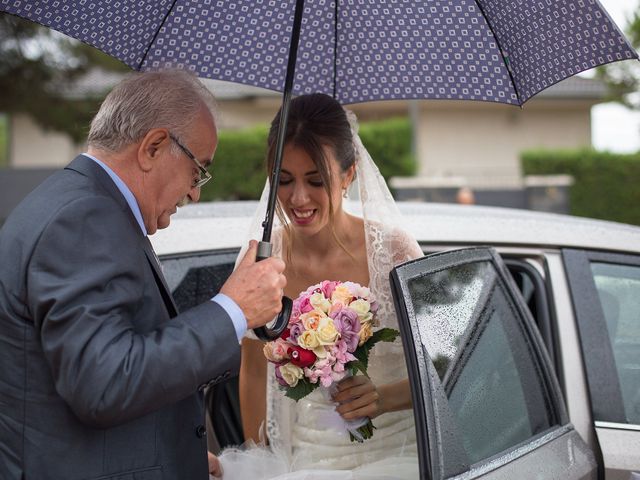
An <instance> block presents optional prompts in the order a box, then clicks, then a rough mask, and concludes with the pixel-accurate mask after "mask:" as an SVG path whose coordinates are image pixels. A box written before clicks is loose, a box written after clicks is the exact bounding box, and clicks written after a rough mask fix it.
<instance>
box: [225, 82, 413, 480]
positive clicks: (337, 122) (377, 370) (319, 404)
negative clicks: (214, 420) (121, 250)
mask: <svg viewBox="0 0 640 480" xmlns="http://www.w3.org/2000/svg"><path fill="white" fill-rule="evenodd" d="M349 117H350V115H348V114H347V112H346V111H345V110H344V109H343V108H342V106H341V105H340V104H339V103H338V102H337V101H335V100H334V99H333V98H331V97H329V96H327V95H323V94H312V95H303V96H300V97H297V98H296V99H294V100H293V101H292V102H291V106H290V112H289V122H288V126H287V131H286V137H285V148H284V155H283V163H282V170H281V177H280V185H279V187H278V206H277V213H278V218H279V220H280V222H281V224H280V226H279V228H276V229H274V235H273V239H272V240H273V247H274V255H278V256H280V257H281V258H282V259H283V260H284V261H285V263H286V269H285V275H286V277H287V286H286V289H285V294H286V295H287V296H289V297H291V298H296V297H297V296H298V295H299V294H300V292H302V291H304V290H306V289H307V287H309V286H310V285H313V284H316V283H319V282H321V281H323V280H339V281H352V282H357V283H359V284H361V285H365V286H369V288H370V289H371V291H372V294H373V295H374V296H375V298H376V299H377V301H378V303H379V305H380V307H379V311H378V318H379V323H380V325H379V327H391V328H396V329H397V328H398V324H397V320H396V317H395V312H394V307H393V300H392V297H391V292H390V288H389V280H388V278H389V271H390V270H391V268H392V267H393V266H395V265H397V264H399V263H402V262H405V261H407V260H410V259H413V258H416V257H418V256H421V255H422V251H421V250H420V247H419V246H418V244H417V243H416V241H415V240H414V239H413V238H411V237H410V236H409V235H408V234H406V233H405V232H404V231H403V230H401V229H400V228H399V219H400V217H399V213H398V211H397V206H396V205H395V203H394V202H393V198H392V197H391V194H390V193H389V190H388V189H387V186H386V184H385V182H384V179H383V178H382V176H381V175H380V172H379V171H378V169H377V167H376V166H375V164H374V163H373V161H372V160H371V158H370V157H369V155H368V153H367V151H366V150H365V148H364V146H363V145H362V142H361V141H360V138H359V136H358V135H357V132H356V122H355V119H351V118H349ZM350 120H351V121H350ZM279 122H280V113H278V115H277V116H276V117H275V118H274V120H273V122H272V124H271V130H270V133H269V137H268V145H269V150H268V157H267V158H268V163H269V171H271V165H272V162H273V159H274V155H275V142H276V134H277V127H278V125H279ZM354 180H357V181H356V183H358V186H359V188H358V190H359V198H360V201H359V202H352V201H344V198H346V197H347V196H348V195H347V192H349V190H350V187H351V184H352V182H354ZM351 190H354V189H351ZM266 193H267V189H266V188H265V192H264V193H263V198H262V201H261V207H262V208H259V209H258V213H257V216H256V218H255V220H254V225H255V226H258V225H259V223H260V214H261V213H262V212H264V210H265V208H264V204H265V202H266V197H267V195H266ZM354 204H355V205H354ZM255 234H257V232H255V233H254V235H255ZM263 345H264V344H263V343H261V342H260V341H258V340H256V339H252V338H245V339H244V340H243V343H242V364H241V369H240V407H241V415H242V423H243V430H244V435H245V438H246V439H247V440H248V441H249V442H248V443H252V442H251V441H253V442H255V443H258V444H261V445H264V444H265V443H268V450H267V449H266V448H265V447H264V446H263V447H257V446H255V445H253V446H248V445H245V448H244V449H229V450H225V451H224V452H223V453H222V455H221V456H220V463H221V466H222V470H223V472H224V477H223V478H225V479H227V478H282V479H285V478H287V479H289V478H297V479H299V478H332V479H333V478H373V477H375V478H417V477H418V460H417V450H416V436H415V429H414V424H413V422H414V420H413V412H412V410H411V395H410V390H409V383H408V380H407V373H406V366H405V360H404V354H403V349H402V345H401V344H400V340H399V339H398V340H396V341H395V342H394V343H379V344H377V345H376V346H375V347H374V348H373V349H372V351H371V355H370V359H369V368H368V373H369V375H370V378H367V377H366V376H364V375H357V376H354V377H351V378H347V379H344V380H342V381H341V382H340V383H339V385H338V392H337V393H336V394H335V395H334V397H333V398H329V397H328V396H327V395H326V394H325V395H323V393H322V391H321V389H316V390H315V391H314V392H313V393H311V394H310V395H308V396H307V397H305V398H303V399H301V400H299V401H298V402H294V401H293V400H290V399H289V398H287V397H285V396H284V393H283V392H282V391H281V390H280V389H279V387H278V383H277V381H276V377H275V374H274V371H273V366H272V364H269V365H267V360H266V359H265V357H264V355H263V353H262V350H263ZM336 417H337V418H336ZM340 417H341V418H342V419H343V420H344V421H348V420H354V419H358V418H362V417H369V418H371V419H372V420H373V424H374V425H375V427H376V429H375V430H374V434H373V437H372V438H370V439H368V440H365V441H364V442H363V443H357V442H351V441H350V439H349V435H348V433H346V432H345V431H343V430H339V429H335V428H330V427H328V426H329V425H334V424H340V421H339V419H340ZM336 420H338V421H337V422H336ZM342 423H343V424H344V422H342Z"/></svg>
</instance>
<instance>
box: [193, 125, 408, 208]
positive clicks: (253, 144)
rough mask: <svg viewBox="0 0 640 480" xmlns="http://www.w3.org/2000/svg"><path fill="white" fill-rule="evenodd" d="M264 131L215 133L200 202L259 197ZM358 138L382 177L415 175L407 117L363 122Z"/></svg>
mask: <svg viewBox="0 0 640 480" xmlns="http://www.w3.org/2000/svg"><path fill="white" fill-rule="evenodd" d="M267 133H268V127H267V126H266V125H264V126H259V127H253V128H248V129H243V130H233V131H221V132H220V133H219V135H218V149H217V150H216V155H215V158H214V163H213V166H212V167H211V168H210V171H211V173H212V175H213V180H212V181H211V182H209V183H208V184H206V185H205V186H204V187H203V189H202V195H201V199H202V200H203V201H207V200H257V199H258V198H259V197H260V193H261V192H262V188H263V187H264V182H265V179H266V178H267V170H266V167H265V155H266V151H267ZM360 137H361V138H362V143H364V145H365V147H367V149H368V150H369V153H370V154H371V156H372V158H375V159H376V164H377V165H378V167H379V168H380V172H381V173H382V175H383V176H384V177H385V178H386V179H388V178H389V177H392V176H411V175H414V174H415V172H416V168H417V165H416V161H415V158H414V156H413V154H412V152H411V143H412V142H411V123H410V122H409V120H408V119H406V118H399V119H391V120H385V121H383V122H369V123H363V124H362V125H361V126H360Z"/></svg>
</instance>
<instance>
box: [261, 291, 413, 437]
mask: <svg viewBox="0 0 640 480" xmlns="http://www.w3.org/2000/svg"><path fill="white" fill-rule="evenodd" d="M377 311H378V304H377V302H376V301H375V299H374V298H373V297H372V295H371V291H370V290H369V289H368V288H367V287H363V286H361V285H359V284H357V283H353V282H337V281H327V280H325V281H323V282H321V283H319V284H317V285H312V286H311V287H309V288H308V289H307V290H305V291H304V292H302V293H301V294H300V295H299V296H298V298H296V299H295V300H294V301H293V309H292V312H291V317H290V319H289V325H288V328H287V329H285V331H284V332H283V333H282V335H281V336H280V337H279V338H277V339H276V340H274V341H271V342H267V343H266V344H265V346H264V355H265V357H266V358H267V360H269V362H271V363H273V364H274V365H275V374H276V379H277V381H278V383H279V384H280V385H281V388H282V389H283V390H284V391H285V395H286V396H287V397H289V398H292V399H294V400H296V401H298V400H300V399H301V398H303V397H305V396H306V395H308V394H309V393H311V392H312V391H314V390H315V389H316V388H318V387H320V386H321V387H324V388H325V389H331V387H333V388H335V386H336V384H337V382H339V381H340V380H342V379H343V378H346V377H348V376H350V375H355V374H356V372H357V371H360V372H362V373H363V374H364V375H367V364H368V360H369V351H370V350H371V348H372V347H373V346H374V345H375V344H376V343H377V342H380V341H383V342H393V341H394V340H395V339H396V337H397V336H398V335H399V333H400V332H398V331H397V330H394V329H391V328H382V329H379V330H377V331H374V330H373V328H374V327H375V326H377V321H376V320H377V319H376V312H377ZM367 376H368V375H367ZM374 428H375V427H374V426H373V424H372V423H371V420H370V419H369V418H365V419H362V420H361V421H358V420H354V421H352V422H347V430H348V431H349V436H350V439H351V441H359V442H362V441H363V440H364V439H367V438H371V436H372V435H373V429H374Z"/></svg>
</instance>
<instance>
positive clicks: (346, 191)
mask: <svg viewBox="0 0 640 480" xmlns="http://www.w3.org/2000/svg"><path fill="white" fill-rule="evenodd" d="M342 198H349V190H348V189H347V188H343V189H342Z"/></svg>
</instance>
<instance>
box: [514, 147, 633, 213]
mask: <svg viewBox="0 0 640 480" xmlns="http://www.w3.org/2000/svg"><path fill="white" fill-rule="evenodd" d="M521 160H522V169H523V172H524V174H525V175H552V174H568V175H571V176H573V178H574V184H573V186H572V187H571V191H570V210H571V214H572V215H579V216H583V217H592V218H600V219H604V220H612V221H616V222H623V223H630V224H634V225H640V185H639V183H640V152H639V153H635V154H615V153H610V152H599V151H595V150H589V149H583V150H532V151H527V152H523V153H522V155H521Z"/></svg>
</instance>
